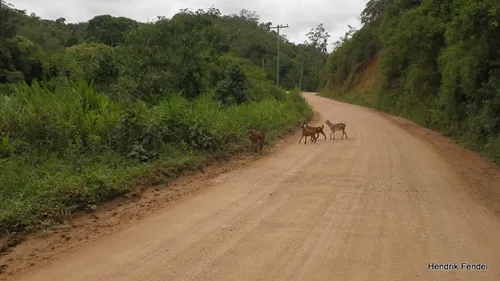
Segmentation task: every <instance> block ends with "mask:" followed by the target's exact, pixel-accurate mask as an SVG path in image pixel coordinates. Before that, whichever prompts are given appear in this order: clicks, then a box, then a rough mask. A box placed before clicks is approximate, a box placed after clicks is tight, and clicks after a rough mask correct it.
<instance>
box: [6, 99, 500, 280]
mask: <svg viewBox="0 0 500 281" xmlns="http://www.w3.org/2000/svg"><path fill="white" fill-rule="evenodd" d="M306 96H307V99H308V100H309V101H310V102H311V104H312V105H313V106H314V108H315V110H317V111H318V112H319V113H320V114H321V117H320V119H319V121H318V124H320V123H319V122H323V121H324V120H325V119H326V118H329V119H330V120H331V121H333V122H334V121H344V122H346V123H347V130H346V131H347V134H348V136H349V139H348V140H346V139H344V140H340V135H341V134H340V133H337V136H338V138H337V139H336V140H326V141H325V140H324V137H323V136H321V138H320V139H319V140H318V142H317V143H316V144H309V143H308V144H307V145H304V144H298V143H297V141H298V138H297V137H296V136H295V137H294V138H293V139H290V142H289V143H288V144H286V145H285V147H283V148H282V149H279V150H278V151H276V152H274V153H271V154H269V155H268V156H266V157H264V158H262V159H260V160H257V161H255V162H254V163H252V164H250V165H249V166H247V167H245V168H243V169H238V170H234V171H232V172H229V173H226V174H223V175H221V176H219V177H217V178H216V179H215V180H214V181H213V182H211V183H207V184H210V185H211V186H210V187H209V188H207V189H206V190H204V191H203V192H202V193H200V194H197V195H195V196H193V197H191V198H188V199H187V200H184V201H182V202H180V203H179V204H177V205H175V206H174V207H172V208H168V209H166V210H163V211H159V212H157V213H155V214H154V215H152V216H150V217H148V218H144V219H142V220H141V221H138V222H137V223H135V224H133V225H132V226H130V227H127V228H126V229H125V230H123V231H120V232H118V233H115V234H114V235H111V236H108V237H103V238H102V239H100V240H98V241H96V242H94V243H90V244H89V245H85V246H84V247H81V248H79V249H75V250H72V251H71V252H70V253H66V254H62V255H60V256H59V257H58V258H57V259H56V260H54V261H51V262H49V263H48V264H44V265H43V266H38V265H37V266H34V267H32V268H31V269H30V270H29V271H25V272H24V273H23V275H20V276H16V277H15V279H16V280H17V281H28V280H46V281H69V280H71V281H83V280H89V281H118V280H120V281H124V280H127V281H129V280H130V281H132V280H134V281H137V280H147V281H155V280H158V281H159V280H162V281H167V280H168V281H174V280H204V281H210V280H214V281H215V280H216V281H221V280H273V281H274V280H287V281H289V280H308V281H311V280H336V281H339V280H349V281H354V280H370V281H372V280H384V281H389V280H391V281H397V280H401V281H403V280H405V281H406V280H424V281H431V280H440V281H445V280H450V281H451V280H453V281H456V280H467V281H474V280H478V281H479V280H481V281H484V280H500V219H499V217H498V214H495V212H494V211H493V210H492V209H491V208H487V207H486V206H485V205H483V204H481V203H480V202H479V201H478V200H475V199H473V198H472V197H473V196H472V195H471V193H470V192H469V191H468V190H469V189H470V183H468V182H466V181H465V180H464V179H462V178H460V177H458V175H457V174H456V172H455V171H454V169H453V168H452V165H451V163H447V162H446V161H445V160H444V159H443V158H442V157H441V156H440V155H439V154H438V153H437V152H436V151H435V150H433V149H432V147H431V145H430V144H429V143H427V142H425V141H423V140H421V139H418V138H416V137H414V136H413V135H411V134H410V133H408V132H407V131H406V130H404V129H402V128H400V127H398V126H396V125H394V123H393V122H391V121H390V120H389V119H387V118H386V117H383V116H382V115H380V114H378V113H375V112H373V111H370V110H367V109H364V108H360V107H356V106H352V105H346V104H341V103H338V102H335V101H331V100H327V99H324V98H321V97H317V96H314V95H306ZM325 126H326V125H325ZM325 132H326V134H327V137H328V134H329V129H326V128H325ZM462 262H466V263H474V264H477V263H487V265H488V269H487V270H484V271H474V270H470V271H467V270H448V271H445V270H441V271H436V270H430V269H428V264H429V263H437V264H440V263H457V264H458V265H459V267H460V266H461V263H462Z"/></svg>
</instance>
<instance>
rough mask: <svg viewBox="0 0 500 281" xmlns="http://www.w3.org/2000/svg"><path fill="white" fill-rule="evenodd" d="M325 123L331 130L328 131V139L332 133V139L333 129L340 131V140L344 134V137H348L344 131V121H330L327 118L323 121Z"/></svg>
mask: <svg viewBox="0 0 500 281" xmlns="http://www.w3.org/2000/svg"><path fill="white" fill-rule="evenodd" d="M325 123H326V125H328V127H330V130H332V131H331V132H330V139H332V134H333V139H335V131H342V138H340V139H341V140H342V139H344V135H345V138H346V139H348V137H347V133H346V132H345V127H346V126H347V124H346V123H331V122H330V120H328V119H327V120H326V121H325Z"/></svg>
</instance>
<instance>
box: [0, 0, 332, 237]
mask: <svg viewBox="0 0 500 281" xmlns="http://www.w3.org/2000/svg"><path fill="white" fill-rule="evenodd" d="M269 26H270V23H266V24H263V23H259V22H258V17H257V16H256V15H255V13H251V12H248V11H246V10H242V12H241V13H240V15H232V16H222V15H220V13H219V11H218V10H217V9H214V8H211V9H209V10H208V11H204V10H198V11H196V12H191V11H188V10H182V11H181V12H179V13H178V14H176V15H175V16H174V17H172V18H171V19H167V18H158V20H157V21H155V22H152V23H140V22H136V21H133V20H131V19H126V18H115V17H112V16H109V15H101V16H96V17H94V18H93V19H91V20H90V21H89V22H85V23H77V24H66V22H65V19H64V18H60V19H57V20H55V21H50V20H42V19H40V18H38V17H37V16H36V15H34V14H32V15H31V16H27V15H26V14H25V12H24V11H19V10H16V9H15V8H13V7H11V6H9V5H7V4H6V3H4V2H3V1H1V0H0V114H1V116H2V118H0V232H5V231H20V230H30V229H31V230H32V229H37V228H40V227H44V226H47V225H50V224H52V223H54V222H58V221H61V220H63V219H64V217H65V215H67V214H68V213H70V212H73V211H75V210H83V209H87V208H93V206H94V205H95V204H97V203H99V202H103V201H104V200H107V199H109V198H112V197H116V196H118V195H120V194H123V193H125V192H127V191H129V190H131V188H132V187H134V185H135V184H136V183H137V181H142V182H144V181H145V183H147V184H158V183H165V182H167V181H168V179H170V178H172V177H175V176H177V175H178V174H179V172H180V171H182V170H184V169H202V168H203V163H204V160H205V159H206V158H207V157H220V156H221V155H222V156H224V157H227V156H228V155H229V154H230V153H234V152H238V151H242V150H244V149H246V148H248V147H249V142H250V141H249V140H248V136H247V135H246V134H245V132H246V130H247V129H249V128H252V129H257V130H264V131H266V137H268V138H269V140H270V141H272V140H273V139H275V138H276V137H277V136H278V135H282V134H284V133H287V132H292V131H294V130H295V124H296V122H297V121H299V120H304V119H306V120H310V119H311V117H312V111H311V109H310V108H309V106H308V104H307V103H306V102H305V100H304V99H303V98H302V97H301V96H300V95H299V91H298V90H293V89H295V88H296V87H297V86H298V85H299V83H301V82H302V88H303V89H305V90H309V91H315V90H317V89H318V87H319V86H320V85H323V83H324V82H323V80H322V76H321V75H322V73H321V71H319V70H321V69H322V67H323V64H324V63H325V62H326V58H327V54H326V51H325V49H324V46H325V44H326V39H327V38H328V35H327V34H326V32H325V31H324V29H322V25H320V26H318V28H316V29H312V32H311V33H310V34H309V35H310V36H309V37H310V39H311V42H308V43H304V44H300V45H294V44H292V43H290V42H288V41H287V40H286V38H284V37H282V38H281V54H280V65H281V67H282V68H281V77H280V81H281V82H282V87H283V88H285V89H288V90H292V91H290V92H288V93H287V92H285V91H284V90H283V89H281V88H277V87H276V86H275V82H274V81H275V80H274V79H275V75H276V74H275V65H276V52H275V47H276V33H275V32H274V31H270V30H269ZM273 60H274V62H273ZM305 62H307V63H305ZM301 79H302V81H301Z"/></svg>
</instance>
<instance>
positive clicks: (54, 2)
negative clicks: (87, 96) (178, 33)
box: [6, 0, 366, 50]
mask: <svg viewBox="0 0 500 281" xmlns="http://www.w3.org/2000/svg"><path fill="white" fill-rule="evenodd" d="M6 2H8V3H11V4H13V5H14V6H15V7H16V8H17V9H21V10H26V11H27V13H28V14H30V13H32V12H34V13H35V14H37V15H38V16H40V17H42V18H46V19H56V18H60V17H64V18H65V19H66V21H67V22H80V21H87V20H89V19H91V18H92V17H94V16H96V15H102V14H110V15H112V16H124V17H128V18H132V19H135V20H137V21H148V20H155V19H156V16H159V15H161V16H166V17H168V18H170V17H172V16H173V15H175V14H176V13H177V12H178V11H179V10H180V9H184V8H188V9H190V10H197V9H204V10H207V9H208V8H210V7H211V6H212V5H213V6H214V7H215V8H217V9H219V10H220V11H221V13H222V14H237V13H239V11H240V10H241V9H247V10H250V11H255V12H256V13H257V14H258V15H259V16H260V21H261V22H272V23H273V25H276V24H285V25H286V24H288V25H289V28H287V29H283V31H282V32H283V34H285V35H286V36H287V38H288V40H290V41H292V42H295V43H302V42H303V41H304V40H305V39H306V36H305V34H306V33H307V32H308V31H309V30H310V29H311V28H312V27H316V26H317V25H318V24H320V23H323V24H324V26H325V28H326V30H327V31H328V33H329V34H330V36H331V37H330V39H329V43H330V44H331V43H333V42H335V41H336V40H337V39H338V38H339V37H340V36H343V35H344V33H345V32H346V31H347V30H348V27H347V25H348V24H349V25H351V26H354V27H356V28H359V27H360V23H359V14H360V13H361V11H362V10H363V8H364V6H365V2H366V1H365V0H289V1H284V0H274V1H270V0H254V1H241V0H233V1H228V0H212V1H208V0H167V1H159V0H143V1H137V0H6ZM329 50H331V45H330V47H329Z"/></svg>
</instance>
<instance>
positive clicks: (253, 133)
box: [247, 129, 266, 153]
mask: <svg viewBox="0 0 500 281" xmlns="http://www.w3.org/2000/svg"><path fill="white" fill-rule="evenodd" d="M247 134H250V136H249V138H250V140H251V141H252V147H255V148H256V146H255V145H256V144H259V147H260V150H259V153H262V147H263V146H264V143H265V138H266V133H265V132H261V131H257V130H252V129H250V130H248V131H247Z"/></svg>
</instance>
